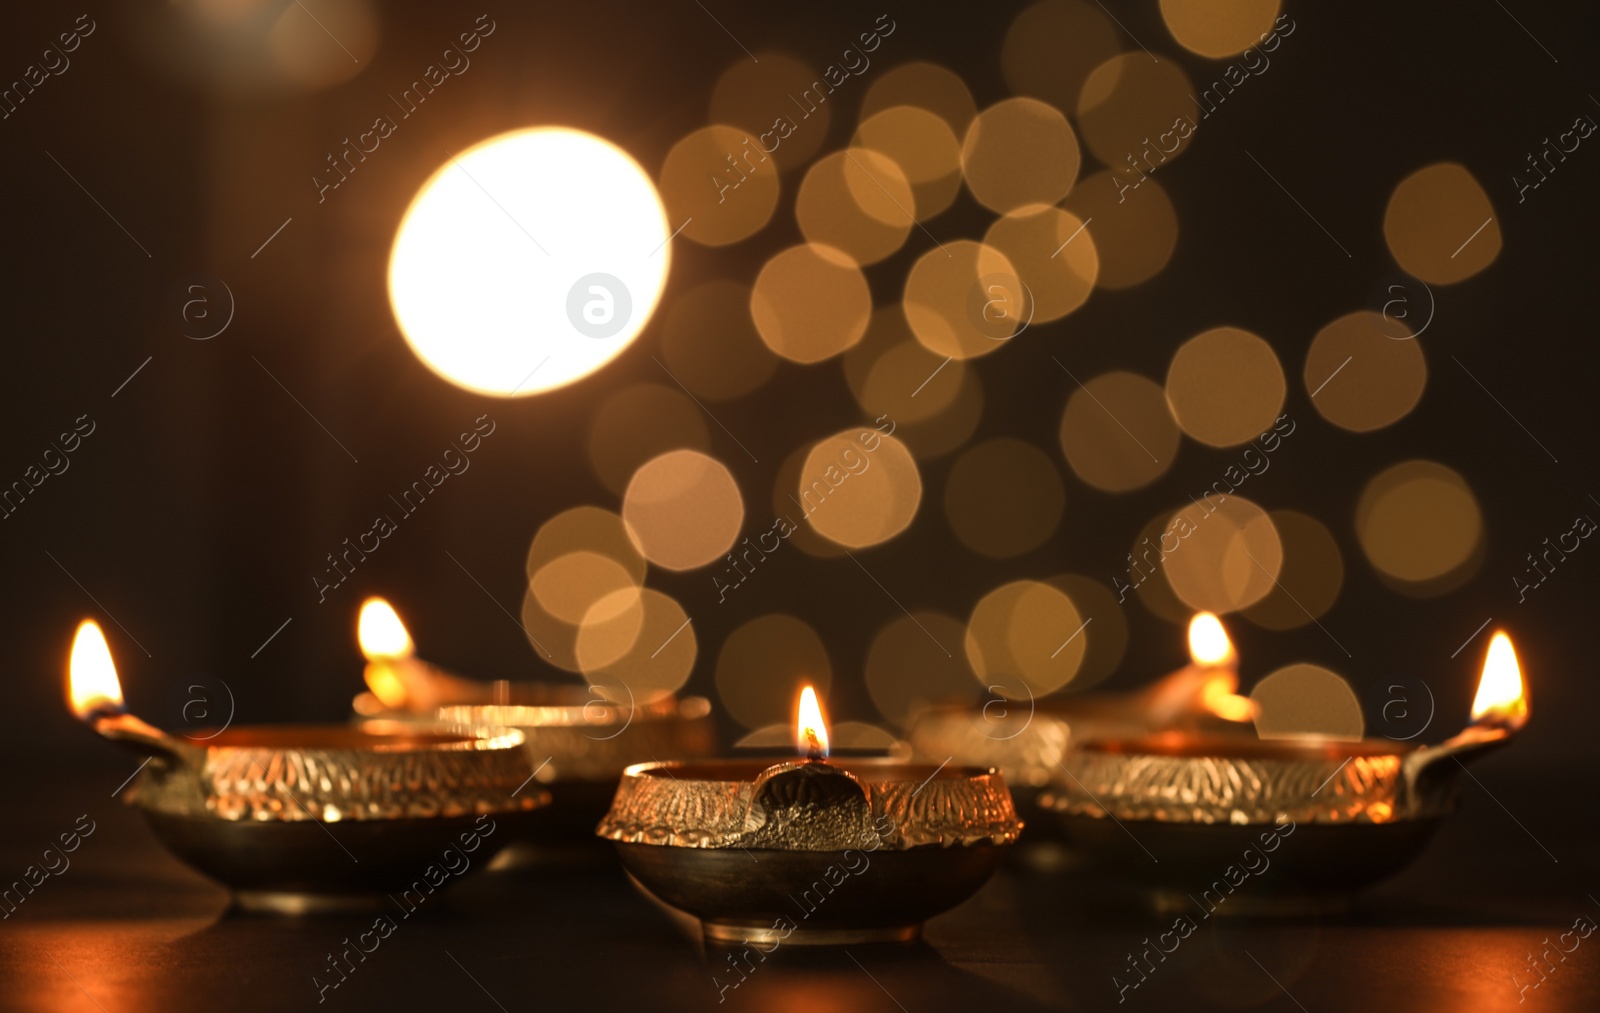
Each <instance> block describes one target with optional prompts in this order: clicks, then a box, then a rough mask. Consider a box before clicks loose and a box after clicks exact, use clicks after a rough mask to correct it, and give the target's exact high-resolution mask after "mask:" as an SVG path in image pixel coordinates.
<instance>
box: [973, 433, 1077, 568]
mask: <svg viewBox="0 0 1600 1013" xmlns="http://www.w3.org/2000/svg"><path fill="white" fill-rule="evenodd" d="M1065 503H1066V493H1065V492H1064V491H1063V490H1062V488H1061V476H1060V474H1059V473H1057V471H1056V469H1055V465H1053V464H1051V463H1050V458H1049V457H1047V456H1046V455H1045V453H1044V451H1042V450H1040V449H1038V448H1037V447H1035V446H1034V445H1033V444H1031V443H1025V442H1023V441H1022V440H1015V439H1011V438H1009V437H1001V438H1000V439H994V440H987V441H985V442H983V443H979V444H976V445H975V446H972V447H969V448H968V449H966V450H964V451H962V453H961V456H960V457H958V458H956V461H955V464H954V465H953V466H951V468H950V475H949V478H948V479H946V481H945V487H944V511H945V516H946V517H948V518H949V520H950V527H951V528H952V529H954V531H955V533H956V537H957V538H960V539H961V541H962V543H963V544H964V545H966V546H967V548H969V549H971V550H972V551H974V552H977V553H979V554H981V555H985V556H989V557H992V558H994V559H1010V558H1012V557H1013V556H1020V555H1022V554H1023V553H1025V552H1028V551H1029V550H1031V549H1036V548H1038V547H1039V546H1040V545H1043V544H1044V542H1045V540H1046V539H1048V538H1049V537H1050V536H1051V535H1052V534H1054V533H1055V530H1056V527H1057V525H1059V524H1060V523H1061V511H1062V507H1063V506H1064V505H1065Z"/></svg>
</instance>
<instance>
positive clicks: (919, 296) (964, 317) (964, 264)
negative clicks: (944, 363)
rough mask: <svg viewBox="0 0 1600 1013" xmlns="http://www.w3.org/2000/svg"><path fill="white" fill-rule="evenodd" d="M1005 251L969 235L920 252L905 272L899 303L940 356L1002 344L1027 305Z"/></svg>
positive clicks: (965, 355) (972, 353)
mask: <svg viewBox="0 0 1600 1013" xmlns="http://www.w3.org/2000/svg"><path fill="white" fill-rule="evenodd" d="M1025 302H1026V300H1025V294H1024V293H1023V290H1022V285H1021V279H1020V278H1019V276H1018V275H1017V272H1016V269H1015V268H1014V267H1012V265H1011V261H1009V260H1007V259H1006V256H1005V254H1003V253H1001V252H1000V251H999V250H996V249H994V248H993V247H991V246H986V245H984V244H983V243H976V242H973V241H972V240H970V239H958V240H956V241H955V242H951V243H945V244H944V246H943V248H942V249H938V248H936V249H932V250H929V251H928V252H926V253H924V254H923V255H922V256H921V257H919V258H918V259H917V262H916V263H915V264H913V265H911V273H910V274H909V275H908V276H907V277H906V287H905V299H904V301H903V303H902V306H903V308H904V310H905V315H906V322H907V323H908V324H910V325H911V331H912V333H913V334H915V335H916V336H917V340H918V341H920V342H922V343H923V344H924V345H926V346H927V348H928V350H929V351H931V352H933V353H934V354H935V355H937V356H939V357H940V358H941V359H944V358H954V359H971V358H975V357H977V356H979V355H988V354H989V353H990V352H994V351H998V350H999V349H1001V348H1003V347H1004V346H1005V344H1006V342H1007V341H1009V340H1010V339H1011V338H1012V337H1013V336H1015V335H1016V334H1017V333H1019V332H1020V330H1021V328H1022V327H1023V326H1024V321H1026V319H1027V312H1028V309H1030V308H1031V307H1027V306H1026V305H1025Z"/></svg>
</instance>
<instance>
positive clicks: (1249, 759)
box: [1038, 732, 1456, 826]
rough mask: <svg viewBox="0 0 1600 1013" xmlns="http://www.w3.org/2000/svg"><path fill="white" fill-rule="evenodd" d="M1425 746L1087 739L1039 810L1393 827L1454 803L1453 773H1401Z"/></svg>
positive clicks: (1164, 819) (1164, 737)
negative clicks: (1426, 776)
mask: <svg viewBox="0 0 1600 1013" xmlns="http://www.w3.org/2000/svg"><path fill="white" fill-rule="evenodd" d="M1426 754H1427V751H1426V750H1418V749H1417V748H1415V747H1413V746H1412V745H1410V744H1408V743H1399V742H1390V741H1387V740H1382V739H1359V740H1333V739H1320V738H1318V739H1313V738H1309V737H1308V738H1305V739H1298V740H1291V739H1271V740H1262V739H1253V738H1249V737H1246V736H1197V735H1193V734H1185V733H1181V732H1169V733H1161V734H1158V735H1152V736H1146V737H1140V738H1132V739H1121V740H1105V741H1100V742H1093V743H1086V744H1084V745H1083V746H1081V747H1080V748H1079V749H1078V750H1076V751H1074V752H1073V753H1070V754H1069V755H1068V756H1067V757H1066V758H1065V760H1064V762H1063V764H1062V768H1061V772H1060V774H1062V775H1065V776H1059V775H1058V776H1057V777H1056V778H1055V779H1054V781H1053V784H1052V787H1051V789H1050V790H1048V791H1046V792H1044V793H1043V794H1042V795H1041V796H1040V798H1039V800H1038V801H1039V805H1040V806H1041V807H1042V808H1045V809H1048V810H1051V811H1054V812H1058V813H1063V814H1066V815H1069V816H1091V817H1095V818H1105V817H1110V818H1112V819H1116V820H1119V821H1151V822H1161V823H1194V824H1229V825H1235V826H1237V825H1257V824H1272V823H1274V822H1277V821H1280V820H1282V819H1286V818H1287V819H1292V820H1294V821H1296V822H1318V823H1392V822H1396V821H1400V820H1411V819H1426V818H1433V817H1437V816H1440V815H1443V814H1444V813H1447V812H1449V811H1450V810H1451V809H1452V808H1453V807H1454V804H1455V787H1456V786H1455V779H1454V778H1453V777H1449V776H1446V777H1441V778H1430V779H1425V780H1419V779H1418V778H1416V777H1415V776H1412V777H1408V776H1407V772H1406V769H1405V768H1406V765H1407V764H1408V762H1410V761H1408V757H1412V758H1420V759H1424V760H1426V759H1427V755H1426Z"/></svg>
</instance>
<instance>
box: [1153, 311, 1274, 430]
mask: <svg viewBox="0 0 1600 1013" xmlns="http://www.w3.org/2000/svg"><path fill="white" fill-rule="evenodd" d="M1287 390H1288V384H1287V383H1286V381H1285V380H1284V376H1283V366H1282V365H1280V364H1279V362H1278V356H1277V355H1276V353H1274V352H1273V351H1272V346H1271V345H1269V344H1267V343H1266V342H1265V341H1263V340H1262V339H1261V338H1258V337H1257V336H1255V335H1254V334H1251V333H1250V332H1249V331H1243V330H1240V329H1239V328H1237V327H1214V328H1212V329H1211V330H1209V331H1203V332H1201V333H1200V334H1197V335H1195V336H1194V337H1192V338H1190V339H1189V340H1188V341H1186V342H1184V343H1183V345H1182V346H1181V347H1180V348H1179V349H1178V351H1177V353H1176V354H1175V355H1173V357H1172V365H1171V366H1169V367H1168V369H1167V402H1168V403H1169V404H1170V405H1171V406H1172V414H1173V417H1174V418H1176V419H1177V421H1178V425H1179V426H1181V427H1182V428H1183V431H1184V432H1185V433H1188V434H1189V436H1190V437H1192V438H1193V439H1196V440H1199V441H1200V442H1201V443H1204V444H1207V445H1209V446H1213V447H1234V446H1238V445H1239V444H1241V443H1247V442H1249V441H1250V440H1252V439H1254V438H1255V437H1257V436H1259V435H1260V434H1261V433H1263V432H1265V431H1266V430H1267V429H1269V428H1271V426H1272V423H1273V422H1274V421H1275V420H1276V419H1277V418H1278V412H1279V411H1281V410H1282V409H1283V399H1284V395H1285V394H1286V393H1287Z"/></svg>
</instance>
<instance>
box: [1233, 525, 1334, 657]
mask: <svg viewBox="0 0 1600 1013" xmlns="http://www.w3.org/2000/svg"><path fill="white" fill-rule="evenodd" d="M1269 516H1271V517H1272V523H1273V526H1274V527H1276V528H1277V529H1278V538H1279V539H1280V540H1281V541H1282V542H1283V569H1282V570H1280V571H1279V572H1278V583H1277V585H1276V586H1274V587H1273V589H1272V590H1271V591H1270V592H1268V594H1267V596H1266V597H1265V598H1263V599H1261V600H1260V601H1258V602H1256V603H1255V604H1254V605H1251V606H1250V607H1249V608H1247V609H1245V610H1244V616H1245V618H1246V619H1249V620H1250V621H1251V622H1253V623H1255V624H1256V625H1257V626H1265V627H1266V628H1267V629H1269V630H1292V629H1295V628H1296V627H1299V626H1304V625H1306V624H1307V623H1310V622H1313V621H1315V620H1317V619H1320V618H1321V617H1322V615H1323V614H1324V613H1326V612H1327V611H1328V610H1329V609H1330V608H1332V607H1333V603H1334V601H1335V600H1336V599H1337V598H1338V597H1339V589H1340V588H1341V587H1342V586H1343V585H1344V559H1343V557H1341V556H1340V554H1339V545H1338V543H1337V542H1335V541H1334V538H1333V533H1332V532H1330V531H1329V530H1328V529H1327V528H1326V527H1324V526H1323V524H1322V522H1321V521H1319V520H1317V519H1316V518H1315V517H1308V516H1307V515H1305V514H1303V513H1299V512H1297V511H1294V510H1274V511H1272V513H1271V514H1270V515H1269Z"/></svg>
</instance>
